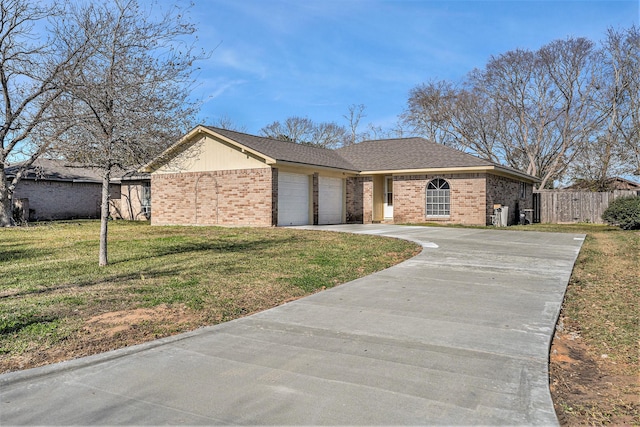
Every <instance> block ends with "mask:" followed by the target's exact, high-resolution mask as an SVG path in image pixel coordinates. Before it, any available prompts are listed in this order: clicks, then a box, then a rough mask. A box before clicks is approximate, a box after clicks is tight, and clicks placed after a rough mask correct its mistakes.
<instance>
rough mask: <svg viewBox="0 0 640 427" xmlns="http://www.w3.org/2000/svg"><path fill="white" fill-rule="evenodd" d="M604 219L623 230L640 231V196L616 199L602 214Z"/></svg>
mask: <svg viewBox="0 0 640 427" xmlns="http://www.w3.org/2000/svg"><path fill="white" fill-rule="evenodd" d="M602 219H603V220H604V221H605V222H607V223H609V224H612V225H617V226H619V227H620V228H622V229H623V230H640V196H631V197H619V198H617V199H615V200H614V201H613V202H611V204H609V207H608V208H607V209H606V210H605V211H604V213H603V214H602Z"/></svg>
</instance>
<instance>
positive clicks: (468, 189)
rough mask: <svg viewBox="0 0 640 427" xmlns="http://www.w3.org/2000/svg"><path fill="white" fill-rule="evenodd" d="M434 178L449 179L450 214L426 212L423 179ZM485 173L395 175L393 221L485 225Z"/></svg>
mask: <svg viewBox="0 0 640 427" xmlns="http://www.w3.org/2000/svg"><path fill="white" fill-rule="evenodd" d="M435 178H442V179H445V180H446V181H447V182H449V186H450V196H451V215H450V216H449V217H446V218H445V217H427V216H426V189H427V183H428V182H429V181H430V180H432V179H435ZM485 179H486V178H485V174H440V175H402V176H395V177H394V182H393V189H394V191H393V203H394V206H393V216H394V222H395V223H419V222H426V221H428V222H443V223H453V224H469V225H485V224H486V215H485V211H486V209H485V205H486V185H485Z"/></svg>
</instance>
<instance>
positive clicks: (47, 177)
mask: <svg viewBox="0 0 640 427" xmlns="http://www.w3.org/2000/svg"><path fill="white" fill-rule="evenodd" d="M19 168H20V165H19V164H17V165H14V166H10V167H9V168H7V169H6V171H7V177H8V179H9V180H10V179H13V177H14V176H15V174H16V173H17V171H18V170H19ZM149 181H150V178H149V176H148V175H141V174H137V173H136V174H133V173H129V174H119V175H117V176H116V177H115V178H114V179H113V180H112V183H111V185H110V200H111V215H112V216H113V217H115V218H125V219H147V217H146V216H145V215H144V212H145V209H146V212H149V210H150V208H149V207H148V203H146V205H147V206H146V208H145V207H144V206H143V205H145V203H144V194H145V193H144V191H145V190H144V189H145V188H146V189H147V193H146V194H147V196H149V195H148V189H149V188H150V184H149ZM101 198H102V178H101V177H100V174H99V172H98V171H96V170H94V169H91V168H85V167H80V166H78V165H75V164H73V163H70V162H66V161H64V160H57V159H43V158H40V159H38V160H36V161H35V162H34V164H33V165H32V166H31V167H29V168H28V169H27V170H26V172H25V173H24V175H23V176H22V179H21V180H20V181H19V182H18V185H17V186H16V189H15V191H14V194H13V201H14V206H15V207H16V208H18V209H19V210H21V211H22V213H21V215H20V216H21V217H22V218H23V219H25V220H29V221H48V220H58V219H76V218H99V217H100V204H101ZM147 200H150V197H147Z"/></svg>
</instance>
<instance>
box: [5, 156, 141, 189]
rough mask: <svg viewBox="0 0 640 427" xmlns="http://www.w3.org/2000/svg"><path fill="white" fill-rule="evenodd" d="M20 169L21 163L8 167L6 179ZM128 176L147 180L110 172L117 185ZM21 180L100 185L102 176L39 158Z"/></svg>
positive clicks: (96, 172) (68, 164)
mask: <svg viewBox="0 0 640 427" xmlns="http://www.w3.org/2000/svg"><path fill="white" fill-rule="evenodd" d="M21 167H22V164H21V163H17V164H15V165H12V166H9V167H8V168H7V169H6V173H7V177H10V178H13V177H14V176H15V174H16V173H17V172H18V170H19V169H20V168H21ZM130 175H132V176H133V177H135V178H137V179H146V178H149V176H148V175H146V174H139V173H136V174H135V175H133V173H132V172H129V173H127V174H125V173H124V172H122V171H121V170H120V169H117V168H116V169H114V170H113V171H112V174H111V182H116V183H117V182H118V181H119V180H120V179H121V178H125V177H129V176H130ZM22 179H33V180H47V181H67V182H94V183H101V182H102V175H101V174H100V171H99V170H97V169H93V168H87V167H83V166H81V165H79V164H77V163H73V162H68V161H66V160H60V159H46V158H39V159H36V161H35V162H33V164H32V165H31V166H30V167H29V168H27V170H26V173H24V174H23V175H22ZM129 179H131V178H129Z"/></svg>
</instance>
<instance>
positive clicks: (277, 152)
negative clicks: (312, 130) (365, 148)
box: [205, 126, 357, 171]
mask: <svg viewBox="0 0 640 427" xmlns="http://www.w3.org/2000/svg"><path fill="white" fill-rule="evenodd" d="M205 127H206V128H207V129H209V130H211V131H213V132H215V133H217V134H219V135H222V136H224V137H226V138H228V139H230V140H232V141H235V142H237V143H239V144H241V145H243V146H245V147H248V148H251V149H252V150H254V151H257V152H259V153H262V154H265V155H266V156H268V157H271V158H273V159H275V160H276V161H281V162H291V163H300V164H304V165H313V166H325V167H330V168H336V169H345V170H350V171H356V170H357V169H356V168H354V166H353V165H352V164H351V163H350V162H349V161H347V160H346V159H345V158H343V157H342V156H340V154H338V152H337V151H335V150H329V149H327V148H321V147H314V146H312V145H304V144H296V143H295V142H290V141H281V140H279V139H273V138H266V137H262V136H254V135H249V134H246V133H242V132H236V131H232V130H227V129H219V128H214V127H210V126H205Z"/></svg>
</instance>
